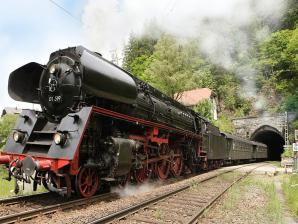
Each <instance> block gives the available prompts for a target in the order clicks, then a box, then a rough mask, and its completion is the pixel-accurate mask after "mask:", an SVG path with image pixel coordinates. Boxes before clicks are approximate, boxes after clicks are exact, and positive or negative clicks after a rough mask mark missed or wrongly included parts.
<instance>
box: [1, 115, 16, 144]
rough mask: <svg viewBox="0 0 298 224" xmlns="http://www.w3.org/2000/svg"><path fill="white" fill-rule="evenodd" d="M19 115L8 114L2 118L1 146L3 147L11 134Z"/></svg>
mask: <svg viewBox="0 0 298 224" xmlns="http://www.w3.org/2000/svg"><path fill="white" fill-rule="evenodd" d="M17 118H18V116H17V115H15V114H6V115H4V116H3V117H2V118H1V120H0V148H2V147H3V146H4V145H5V143H6V139H7V138H8V136H9V134H10V133H11V129H12V128H13V127H14V125H15V123H16V120H17Z"/></svg>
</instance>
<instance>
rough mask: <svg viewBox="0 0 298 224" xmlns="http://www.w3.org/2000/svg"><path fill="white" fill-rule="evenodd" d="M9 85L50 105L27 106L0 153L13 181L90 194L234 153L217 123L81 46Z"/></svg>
mask: <svg viewBox="0 0 298 224" xmlns="http://www.w3.org/2000/svg"><path fill="white" fill-rule="evenodd" d="M8 92H9V95H10V96H11V97H12V98H13V99H14V100H18V101H23V102H28V103H37V104H40V105H41V108H42V111H34V110H23V111H22V113H21V114H20V117H19V119H18V121H17V123H16V126H15V128H14V129H13V131H12V134H11V135H10V137H9V139H8V140H7V144H6V146H5V150H4V152H2V153H1V156H0V164H1V163H2V164H6V166H7V167H8V178H7V179H8V180H10V179H11V178H12V177H14V178H15V180H16V181H24V182H27V183H31V182H33V188H34V189H36V187H37V185H39V184H43V185H44V186H45V187H46V188H47V189H49V190H50V191H54V192H57V193H60V194H62V195H68V196H69V195H71V193H72V192H76V193H78V194H79V195H81V196H83V197H90V196H92V195H94V194H95V193H96V192H97V191H98V190H99V189H100V186H101V185H102V184H103V183H109V184H121V185H124V184H125V183H126V182H127V181H134V182H138V183H142V182H144V181H146V180H147V179H149V178H151V177H155V178H159V179H161V180H164V179H166V178H167V177H168V176H169V175H172V176H174V177H177V176H179V175H181V172H182V171H185V172H196V171H197V170H199V169H207V168H210V167H219V166H221V165H223V164H224V163H225V161H226V160H229V158H228V152H227V150H226V149H225V148H224V147H223V146H224V144H221V143H219V144H213V143H214V142H216V141H217V142H219V141H222V142H224V141H227V140H226V139H227V138H225V136H224V135H223V133H220V131H219V129H218V128H217V127H215V126H213V125H212V124H211V123H210V122H208V121H207V120H206V119H204V118H203V117H201V116H200V115H199V114H198V113H195V112H194V111H192V110H191V109H189V108H186V107H184V106H183V105H181V104H180V103H178V102H176V101H175V100H173V99H171V98H169V97H168V96H166V95H164V94H163V93H162V92H160V91H158V90H157V89H155V88H153V87H152V86H150V85H148V84H147V83H145V82H143V81H141V80H139V79H137V78H136V77H134V76H132V75H131V74H129V73H128V72H126V71H124V70H123V69H121V68H120V67H118V66H116V65H114V64H112V63H111V62H109V61H107V60H105V59H104V58H103V57H102V56H101V55H100V54H99V53H96V52H92V51H89V50H87V49H86V48H84V47H81V46H78V47H72V48H67V49H63V50H59V51H56V52H53V53H52V54H51V55H50V58H49V62H48V63H47V64H46V65H41V64H38V63H35V62H31V63H29V64H26V65H24V66H22V67H20V68H18V69H17V70H15V71H13V72H12V73H11V74H10V77H9V82H8ZM213 140H214V141H213ZM221 147H222V149H220V148H221ZM258 158H259V157H258ZM246 159H247V160H250V159H253V158H246ZM15 190H16V191H18V185H17V184H16V189H15Z"/></svg>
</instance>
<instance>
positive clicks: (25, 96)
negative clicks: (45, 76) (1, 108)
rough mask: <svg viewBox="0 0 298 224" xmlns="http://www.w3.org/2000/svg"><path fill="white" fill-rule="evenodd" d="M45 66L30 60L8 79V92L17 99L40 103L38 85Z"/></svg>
mask: <svg viewBox="0 0 298 224" xmlns="http://www.w3.org/2000/svg"><path fill="white" fill-rule="evenodd" d="M42 71H43V67H42V66H41V65H40V64H38V63H36V62H30V63H28V64H26V65H24V66H22V67H20V68H18V69H16V70H15V71H13V72H12V73H10V76H9V80H8V94H9V96H10V97H11V98H13V99H14V100H17V101H24V102H28V103H39V97H38V87H39V80H40V76H41V73H42Z"/></svg>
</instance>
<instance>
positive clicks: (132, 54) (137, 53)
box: [123, 35, 157, 81]
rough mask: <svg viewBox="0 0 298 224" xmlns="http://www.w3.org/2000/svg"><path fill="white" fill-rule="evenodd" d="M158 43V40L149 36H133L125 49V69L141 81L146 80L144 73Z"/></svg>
mask: <svg viewBox="0 0 298 224" xmlns="http://www.w3.org/2000/svg"><path fill="white" fill-rule="evenodd" d="M156 43H157V39H156V38H154V37H151V36H148V35H144V36H141V37H135V36H133V35H131V36H130V39H129V42H128V44H127V45H126V46H125V48H124V58H123V68H124V69H125V70H127V71H129V72H131V73H132V74H133V75H135V76H136V77H138V78H140V79H142V78H144V74H143V73H144V71H145V70H146V68H147V67H148V65H149V64H150V56H151V55H152V54H153V51H154V46H155V44H156ZM144 81H145V80H144Z"/></svg>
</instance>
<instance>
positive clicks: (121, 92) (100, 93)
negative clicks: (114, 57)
mask: <svg viewBox="0 0 298 224" xmlns="http://www.w3.org/2000/svg"><path fill="white" fill-rule="evenodd" d="M80 62H81V65H82V66H83V67H84V71H83V75H84V79H83V87H84V89H85V90H86V91H87V92H89V93H91V95H94V96H97V97H100V98H106V99H110V100H114V101H117V102H122V103H128V104H132V103H135V101H136V98H137V87H136V83H135V81H134V80H133V78H132V77H131V76H130V75H128V74H127V73H125V72H124V71H123V70H121V69H119V68H117V67H116V66H115V65H113V64H111V63H109V62H107V61H106V60H105V59H103V58H102V57H100V56H99V55H96V54H95V53H91V52H90V51H88V50H86V49H84V50H83V53H82V56H81V58H80Z"/></svg>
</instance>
